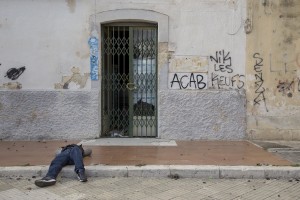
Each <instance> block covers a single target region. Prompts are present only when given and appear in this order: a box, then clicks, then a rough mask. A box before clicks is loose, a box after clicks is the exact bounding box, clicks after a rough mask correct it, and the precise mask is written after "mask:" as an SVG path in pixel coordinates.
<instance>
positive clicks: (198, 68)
mask: <svg viewBox="0 0 300 200" xmlns="http://www.w3.org/2000/svg"><path fill="white" fill-rule="evenodd" d="M169 62H170V64H169V72H208V59H207V57H200V56H176V57H174V58H172V59H170V61H169Z"/></svg>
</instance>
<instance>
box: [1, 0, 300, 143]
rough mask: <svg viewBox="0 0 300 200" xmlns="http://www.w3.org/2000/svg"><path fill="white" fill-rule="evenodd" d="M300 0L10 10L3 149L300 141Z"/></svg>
mask: <svg viewBox="0 0 300 200" xmlns="http://www.w3.org/2000/svg"><path fill="white" fill-rule="evenodd" d="M299 8H300V4H299V3H298V2H297V1H293V0H276V1H270V0H260V1H254V0H248V1H246V0H245V1H244V0H211V1H206V0H185V1H183V0H165V1H158V0H136V1H132V0H130V1H127V0H122V1H120V0H110V1H106V0H88V1H83V0H65V1H58V0H57V1H47V0H42V1H41V0H24V1H17V0H13V1H11V0H4V1H1V2H0V35H1V37H0V138H1V139H2V140H13V139H14V140H15V139H22V140H24V139H26V140H43V139H62V138H63V139H92V138H99V137H156V138H164V139H181V140H197V139H203V140H242V139H286V140H299V139H300V130H299V128H298V124H299V123H297V121H298V120H297V119H298V115H300V113H299V111H300V109H299V103H298V101H297V99H298V98H299V97H298V96H299V94H298V93H299V92H298V85H299V84H298V82H299V80H298V77H297V74H298V67H299V62H300V60H299V59H298V57H299V55H298V54H299V53H300V50H299V35H300V33H299V25H300V22H299V20H297V19H299V13H298V12H297V9H299Z"/></svg>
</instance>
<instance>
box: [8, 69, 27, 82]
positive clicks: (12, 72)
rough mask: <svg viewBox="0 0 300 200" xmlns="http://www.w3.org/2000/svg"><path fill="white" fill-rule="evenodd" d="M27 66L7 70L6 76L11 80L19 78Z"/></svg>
mask: <svg viewBox="0 0 300 200" xmlns="http://www.w3.org/2000/svg"><path fill="white" fill-rule="evenodd" d="M25 69H26V68H25V66H24V67H20V68H18V69H17V68H11V69H9V70H8V71H7V72H6V75H5V76H4V77H7V78H9V79H11V80H17V79H18V78H19V76H21V74H22V73H23V72H24V71H25Z"/></svg>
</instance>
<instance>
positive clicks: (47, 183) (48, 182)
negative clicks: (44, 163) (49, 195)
mask: <svg viewBox="0 0 300 200" xmlns="http://www.w3.org/2000/svg"><path fill="white" fill-rule="evenodd" d="M55 183H56V180H55V179H54V178H50V177H47V176H45V177H44V178H42V179H40V180H36V181H35V182H34V184H35V185H36V186H38V187H47V186H51V185H54V184H55Z"/></svg>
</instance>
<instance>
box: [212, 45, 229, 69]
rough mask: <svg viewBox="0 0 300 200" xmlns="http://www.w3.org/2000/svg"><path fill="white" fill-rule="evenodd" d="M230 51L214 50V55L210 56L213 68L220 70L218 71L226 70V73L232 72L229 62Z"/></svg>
mask: <svg viewBox="0 0 300 200" xmlns="http://www.w3.org/2000/svg"><path fill="white" fill-rule="evenodd" d="M229 54H230V52H228V53H225V51H224V50H222V51H216V56H215V57H213V56H210V57H209V58H210V60H211V61H214V62H215V64H214V70H215V71H216V72H217V71H220V72H227V73H232V72H233V69H232V63H231V57H230V55H229Z"/></svg>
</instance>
